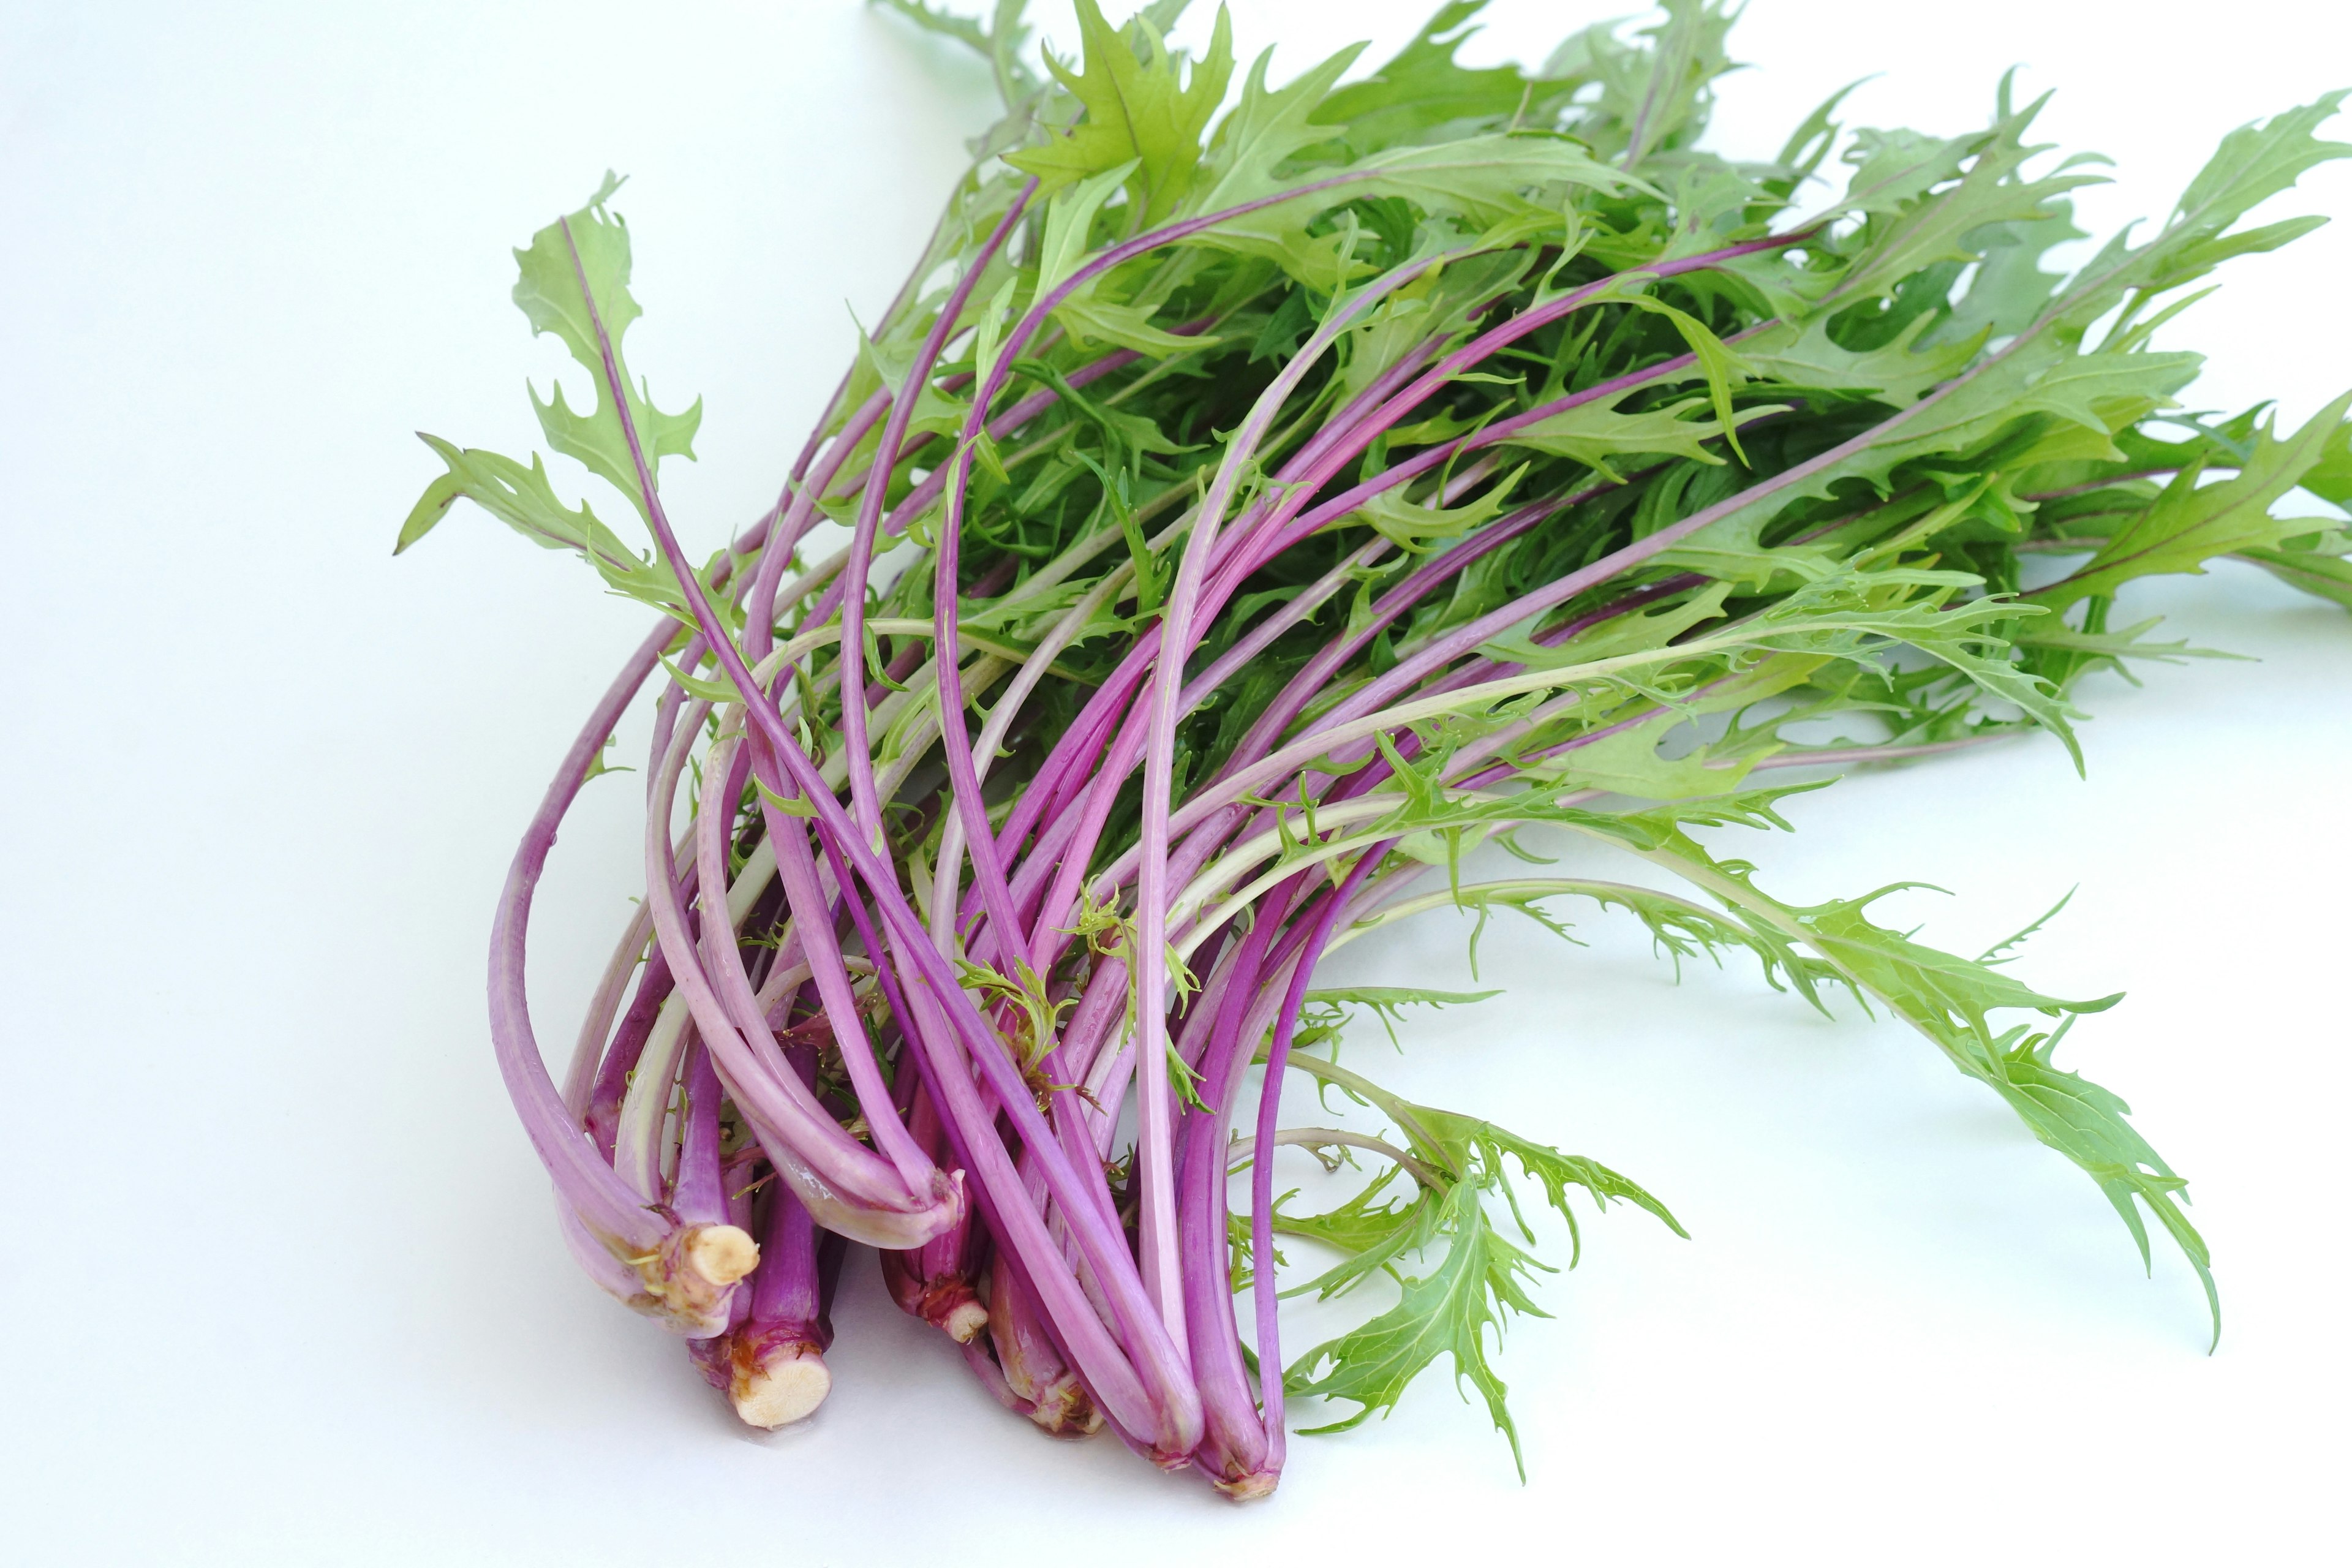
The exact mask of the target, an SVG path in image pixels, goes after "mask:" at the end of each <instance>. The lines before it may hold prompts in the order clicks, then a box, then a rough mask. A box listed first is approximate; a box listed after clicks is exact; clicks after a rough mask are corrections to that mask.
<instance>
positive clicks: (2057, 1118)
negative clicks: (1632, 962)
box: [1643, 835, 2221, 1341]
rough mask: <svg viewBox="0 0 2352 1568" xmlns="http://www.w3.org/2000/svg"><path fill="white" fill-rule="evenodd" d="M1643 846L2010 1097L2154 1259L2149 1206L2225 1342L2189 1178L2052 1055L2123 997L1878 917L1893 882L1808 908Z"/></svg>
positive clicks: (1719, 867)
mask: <svg viewBox="0 0 2352 1568" xmlns="http://www.w3.org/2000/svg"><path fill="white" fill-rule="evenodd" d="M1643 853H1644V854H1645V855H1646V857H1647V858H1649V859H1651V860H1653V861H1655V862H1656V863H1658V864H1660V865H1663V866H1665V867H1667V868H1670V869H1672V870H1674V871H1675V872H1676V873H1677V874H1678V875H1681V876H1684V877H1686V878H1688V879H1690V880H1691V881H1693V882H1695V883H1696V884H1697V885H1698V886H1700V887H1702V888H1704V889H1706V890H1707V891H1708V892H1709V893H1710V894H1712V895H1713V896H1715V897H1716V898H1717V899H1720V900H1723V901H1724V902H1725V903H1726V904H1727V905H1729V906H1731V907H1732V908H1734V909H1737V910H1740V911H1742V912H1743V913H1744V914H1746V915H1748V916H1749V917H1750V918H1752V919H1756V920H1759V921H1765V922H1768V923H1770V924H1772V925H1775V926H1777V927H1779V928H1780V930H1781V931H1783V932H1785V933H1786V934H1787V935H1788V936H1790V937H1791V938H1793V939H1795V940H1798V941H1801V942H1804V943H1805V944H1806V945H1808V946H1810V947H1811V948H1812V949H1813V950H1814V952H1818V953H1820V954H1821V955H1822V958H1823V959H1825V960H1827V961H1828V962H1829V963H1831V964H1832V966H1833V967H1834V968H1835V969H1836V971H1837V972H1838V973H1839V974H1840V975H1842V976H1843V977H1844V978H1845V979H1846V980H1847V981H1849V982H1850V983H1851V984H1853V985H1854V986H1855V987H1856V988H1857V989H1858V990H1859V991H1860V992H1861V993H1862V994H1865V995H1867V996H1870V997H1874V998H1875V999H1876V1000H1877V1001H1878V1002H1880V1003H1881V1004H1882V1005H1885V1006H1886V1007H1887V1008H1888V1009H1889V1010H1890V1011H1891V1012H1893V1013H1894V1014H1895V1016H1897V1017H1899V1018H1901V1019H1902V1020H1903V1021H1904V1022H1906V1023H1907V1024H1909V1025H1910V1026H1912V1027H1913V1028H1915V1029H1916V1030H1917V1031H1918V1032H1919V1033H1920V1034H1922V1035H1924V1036H1926V1037H1927V1038H1928V1039H1929V1040H1930V1041H1932V1042H1933V1043H1934V1044H1935V1045H1936V1046H1937V1048H1938V1049H1940V1050H1941V1051H1942V1052H1943V1053H1944V1056H1945V1058H1947V1059H1948V1060H1949V1061H1950V1062H1951V1063H1952V1065H1953V1066H1955V1067H1957V1068H1959V1069H1960V1071H1961V1072H1963V1073H1965V1074H1967V1075H1968V1076H1969V1077H1970V1078H1972V1079H1977V1080H1978V1081H1979V1082H1980V1083H1982V1084H1984V1085H1985V1086H1986V1087H1987V1088H1989V1089H1991V1090H1992V1091H1993V1092H1994V1093H1996V1094H1998V1095H2000V1098H2001V1099H2002V1100H2005V1101H2006V1102H2008V1104H2009V1106H2010V1108H2011V1110H2014V1111H2015V1112H2016V1113H2017V1115H2018V1117H2019V1119H2020V1120H2021V1121H2024V1123H2025V1124H2026V1127H2027V1129H2028V1130H2029V1131H2032V1133H2033V1135H2034V1136H2035V1137H2036V1138H2037V1139H2039V1140H2041V1142H2043V1143H2045V1144H2047V1145H2049V1146H2050V1147H2051V1148H2053V1149H2055V1150H2057V1151H2058V1152H2060V1153H2062V1154H2063V1155H2065V1156H2066V1157H2067V1158H2068V1159H2069V1160H2072V1161H2073V1162H2074V1163H2075V1164H2076V1165H2078V1166H2080V1167H2081V1168H2082V1169H2083V1171H2084V1173H2087V1174H2088V1175H2089V1176H2090V1177H2091V1179H2092V1180H2093V1181H2094V1182H2095V1183H2096V1184H2098V1187H2099V1190H2100V1192H2101V1193H2102V1194H2104V1195H2105V1197H2106V1199H2107V1201H2108V1203H2109V1204H2110V1205H2112V1206H2113V1207H2114V1208H2115V1210H2116V1214H2117V1215H2119V1216H2121V1218H2122V1219H2123V1221H2124V1224H2125V1226H2126V1228H2127V1229H2128V1230H2130V1232H2131V1234H2132V1239H2133V1241H2134V1242H2135V1244H2137V1247H2139V1251H2140V1258H2141V1260H2142V1261H2143V1262H2144V1263H2145V1262H2147V1261H2148V1239H2147V1226H2146V1224H2145V1223H2144V1221H2143V1219H2142V1217H2141V1212H2140V1209H2141V1206H2142V1205H2144V1206H2145V1207H2146V1209H2147V1212H2148V1213H2150V1214H2153V1215H2155V1216H2156V1217H2157V1220H2158V1223H2159V1224H2161V1225H2162V1226H2164V1228H2165V1230H2166V1232H2167V1233H2168V1234H2169V1235H2170V1236H2171V1237H2172V1238H2173V1241H2174V1243H2175V1244H2176V1245H2178V1246H2179V1248H2180V1250H2181V1253H2182V1256H2184V1257H2185V1258H2188V1260H2189V1266H2190V1267H2191V1268H2194V1269H2195V1270H2196V1272H2197V1276H2198V1279H2199V1280H2200V1282H2201V1283H2202V1284H2203V1285H2204V1288H2205V1295H2206V1301H2207V1304H2208V1305H2209V1307H2210V1309H2211V1311H2212V1319H2213V1333H2214V1337H2215V1339H2216V1340H2217V1341H2218V1340H2219V1338H2220V1336H2221V1298H2220V1296H2219V1295H2218V1293H2217V1292H2216V1290H2215V1288H2214V1284H2213V1273H2212V1267H2211V1264H2212V1259H2211V1257H2210V1254H2209V1252H2208V1251H2207V1249H2206V1247H2205V1242H2204V1238H2203V1237H2200V1236H2199V1235H2198V1234H2197V1231H2196V1228H2195V1227H2194V1226H2191V1225H2190V1224H2189V1217H2188V1215H2186V1214H2184V1213H2182V1212H2181V1209H2180V1201H2179V1194H2180V1192H2181V1190H2182V1187H2183V1186H2184V1185H2185V1184H2184V1183H2183V1182H2182V1180H2181V1179H2180V1177H2179V1176H2178V1175H2176V1174H2174V1173H2173V1172H2172V1170H2171V1168H2170V1167H2169V1166H2168V1165H2167V1164H2166V1163H2164V1161H2163V1160H2162V1159H2161V1158H2160V1157H2159V1156H2158V1154H2157V1152H2156V1151H2155V1150H2154V1149H2153V1148H2151V1147H2150V1146H2149V1145H2148V1143H2147V1140H2146V1139H2144V1138H2142V1137H2141V1136H2140V1134H2139V1133H2138V1131H2137V1130H2135V1129H2134V1128H2133V1127H2132V1126H2131V1125H2130V1124H2129V1123H2128V1122H2127V1121H2125V1120H2124V1118H2125V1116H2126V1114H2127V1113H2128V1110H2129V1107H2127V1106H2126V1105H2125V1103H2124V1102H2123V1100H2120V1099H2119V1098H2117V1097H2116V1095H2114V1094H2112V1093H2110V1092H2108V1091H2107V1090H2106V1089H2102V1088H2100V1087H2099V1086H2098V1085H2096V1084H2094V1083H2091V1082H2089V1081H2087V1080H2086V1079H2083V1078H2081V1077H2080V1076H2078V1075H2077V1074H2074V1073H2071V1072H2063V1071H2061V1070H2059V1068H2057V1067H2056V1066H2054V1065H2053V1062H2052V1059H2051V1056H2052V1052H2053V1051H2054V1050H2055V1048H2056V1047H2057V1044H2058V1041H2059V1039H2060V1037H2063V1035H2064V1034H2065V1032H2066V1029H2067V1028H2068V1027H2069V1026H2072V1024H2073V1022H2074V1018H2076V1017H2079V1016H2083V1015H2084V1014H2087V1013H2095V1012H2099V1011H2102V1010H2104V1009H2105V1008H2107V1007H2111V1006H2113V1005H2115V1004H2116V1002H2117V1001H2119V1000H2121V997H2120V994H2117V995H2114V996H2103V997H2100V998H2097V999H2096V1000H2094V1001H2088V1002H2068V1001H2062V1000H2060V999H2059V998H2057V997H2054V996H2050V995H2046V994H2042V992H2039V991H2036V990H2034V989H2033V988H2032V987H2031V986H2028V985H2025V984H2022V983H2021V982H2019V981H2017V980H2015V979H2013V978H2012V977H2011V976H2010V975H2009V974H2008V973H2006V972H2005V971H2003V970H2000V969H1997V968H1995V967H1993V966H1992V965H1990V964H1989V963H1983V962H1980V961H1979V962H1971V961H1970V960H1968V959H1964V958H1960V957H1958V956H1956V955H1954V954H1951V953H1947V952H1939V951H1937V949H1934V948H1930V947H1927V946H1925V945H1923V944H1921V943H1918V942H1913V941H1911V940H1910V938H1908V937H1907V936H1904V935H1902V934H1900V933H1898V932H1895V931H1887V930H1885V929H1884V928H1882V927H1880V926H1877V925H1875V924H1874V923H1872V922H1871V921H1870V920H1869V919H1868V918H1867V917H1866V916H1865V915H1864V909H1865V908H1866V907H1867V906H1868V905H1869V904H1870V903H1871V902H1872V901H1873V900H1876V899H1878V898H1881V897H1884V896H1885V894H1886V893H1887V892H1890V891H1892V890H1893V889H1880V890H1879V891H1878V892H1876V893H1873V894H1870V895H1868V896H1867V897H1864V898H1860V899H1852V900H1836V901H1832V902H1830V903H1825V904H1817V905H1814V906H1812V907H1811V908H1809V909H1798V908H1794V907H1792V906H1790V905H1787V904H1782V903H1780V902H1779V901H1777V900H1773V899H1772V898H1770V897H1769V896H1768V895H1766V894H1765V893H1763V892H1761V891H1760V890H1759V889H1757V888H1756V886H1755V884H1754V882H1753V881H1752V880H1751V879H1750V878H1749V876H1748V868H1746V867H1744V866H1740V865H1738V864H1737V863H1733V862H1724V863H1718V862H1717V861H1715V860H1714V859H1712V858H1709V857H1708V855H1707V854H1706V851H1705V850H1704V849H1701V848H1700V847H1698V846H1697V845H1696V843H1695V842H1693V841H1692V840H1690V839H1689V838H1688V837H1685V836H1680V835H1677V836H1676V837H1675V839H1674V840H1673V841H1672V842H1670V843H1668V844H1667V845H1665V846H1664V847H1660V848H1658V849H1654V850H1648V851H1644V852H1643ZM2004 1009H2027V1010H2031V1011H2032V1012H2035V1013H2040V1014H2042V1015H2044V1016H2053V1017H2061V1018H2063V1022H2062V1023H2061V1024H2060V1026H2059V1027H2058V1028H2056V1029H2055V1030H2053V1031H2051V1032H2048V1033H2045V1034H2029V1033H2028V1032H2027V1026H2023V1025H2017V1026H2011V1027H2008V1028H2005V1029H2003V1030H2002V1031H2001V1032H2000V1033H1998V1034H1996V1033H1994V1031H1993V1028H1992V1026H1991V1024H1990V1015H1991V1014H1993V1013H1995V1012H1998V1011H2001V1010H2004Z"/></svg>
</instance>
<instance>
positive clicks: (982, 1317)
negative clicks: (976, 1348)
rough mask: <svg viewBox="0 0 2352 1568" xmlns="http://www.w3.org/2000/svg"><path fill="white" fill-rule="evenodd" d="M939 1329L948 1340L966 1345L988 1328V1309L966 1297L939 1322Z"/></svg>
mask: <svg viewBox="0 0 2352 1568" xmlns="http://www.w3.org/2000/svg"><path fill="white" fill-rule="evenodd" d="M986 1327H988V1309H987V1308H985V1307H983V1306H982V1305H981V1304H980V1303H979V1302H978V1301H975V1300H971V1298H970V1297H968V1296H967V1297H966V1298H964V1300H961V1301H959V1302H957V1303H956V1304H955V1305H954V1306H953V1307H951V1308H950V1309H949V1310H948V1315H947V1316H946V1317H945V1318H943V1319H941V1320H940V1328H942V1329H945V1330H946V1331H947V1334H948V1338H950V1339H951V1340H953V1341H955V1342H956V1343H958V1344H960V1345H968V1344H970V1343H971V1342H972V1341H973V1340H974V1339H975V1338H977V1337H978V1335H979V1333H980V1331H981V1330H982V1329H984V1328H986Z"/></svg>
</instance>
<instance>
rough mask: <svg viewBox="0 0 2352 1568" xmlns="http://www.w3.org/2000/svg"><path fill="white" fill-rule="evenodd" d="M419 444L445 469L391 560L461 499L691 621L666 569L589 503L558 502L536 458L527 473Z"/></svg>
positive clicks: (439, 444) (430, 440)
mask: <svg viewBox="0 0 2352 1568" xmlns="http://www.w3.org/2000/svg"><path fill="white" fill-rule="evenodd" d="M417 438H418V439H419V440H421V441H423V442H424V443H425V445H426V446H428V447H432V448H433V450H434V452H435V454H436V456H438V457H439V458H440V459H441V461H442V462H443V463H444V464H446V466H447V468H448V471H447V472H446V473H444V474H442V475H441V476H440V477H438V478H437V479H435V480H434V481H433V482H432V483H431V484H430V485H428V486H426V487H425V494H424V495H423V496H422V497H420V498H419V499H418V500H417V502H416V506H415V510H412V511H411V512H410V513H409V514H408V521H406V522H405V523H404V525H402V528H401V531H400V541H399V542H398V543H397V544H396V545H394V549H393V553H394V554H395V555H397V554H399V553H400V552H401V551H404V550H405V549H407V548H408V547H409V546H410V545H412V544H414V543H415V542H417V541H418V540H420V539H422V538H424V537H425V534H426V533H427V532H428V531H431V529H432V528H433V526H434V525H435V524H436V523H437V522H439V521H440V520H441V519H442V517H443V516H444V515H446V512H447V511H448V509H449V507H450V505H451V504H452V503H454V502H455V501H456V500H457V499H458V498H459V497H461V496H462V497H464V498H465V499H466V500H470V501H472V502H474V504H476V505H477V506H478V507H480V508H481V509H482V510H485V511H487V512H488V513H489V514H490V515H491V516H492V517H495V518H497V519H498V520H499V521H500V522H503V523H505V524H506V525H507V526H508V527H509V528H511V529H513V530H514V531H516V532H517V533H520V534H521V535H522V536H523V537H524V538H525V539H528V540H530V542H532V543H534V544H537V545H539V546H541V548H543V549H547V550H574V551H578V552H580V553H581V554H582V555H583V556H584V557H585V558H586V559H587V562H588V563H589V564H590V565H591V566H593V567H594V568H595V569H596V572H597V574H598V575H600V576H602V577H603V578H604V581H605V582H606V583H607V584H610V585H611V586H612V588H613V589H614V592H616V593H620V594H625V595H628V596H629V597H630V598H633V599H636V600H638V601H640V602H642V603H644V604H647V605H653V606H654V607H655V608H656V609H660V610H663V611H665V612H667V613H669V614H671V615H676V616H682V617H688V612H687V610H686V598H685V595H684V594H683V593H682V592H680V590H679V588H678V585H677V577H676V576H674V575H673V574H671V572H670V570H669V568H668V566H667V564H664V563H653V562H647V561H646V560H644V559H643V558H641V557H640V556H638V555H637V554H635V552H632V551H631V550H630V549H629V547H628V546H627V545H625V544H624V543H623V542H621V539H620V536H619V535H617V534H615V533H614V531H612V530H611V529H609V528H607V527H605V526H604V523H603V522H602V521H598V519H597V517H596V514H595V513H594V512H593V511H591V510H588V507H587V506H586V504H585V503H583V504H582V505H580V506H577V507H567V506H565V505H564V504H563V503H562V501H561V500H557V499H556V495H555V488H554V486H553V485H551V483H550V482H549V481H548V477H547V468H546V465H545V464H544V463H542V462H541V460H540V458H539V457H538V455H537V454H536V453H534V454H532V456H531V459H530V467H529V468H525V467H523V466H522V465H521V464H520V463H518V462H516V461H515V460H514V459H513V458H508V457H501V456H500V455H499V454H498V453H496V452H486V451H483V450H482V449H480V448H479V447H462V448H461V447H457V446H456V445H455V444H453V443H451V442H448V441H444V440H443V439H441V437H438V436H428V435H426V434H425V432H423V431H421V430H420V431H418V432H417ZM688 618H690V617H688Z"/></svg>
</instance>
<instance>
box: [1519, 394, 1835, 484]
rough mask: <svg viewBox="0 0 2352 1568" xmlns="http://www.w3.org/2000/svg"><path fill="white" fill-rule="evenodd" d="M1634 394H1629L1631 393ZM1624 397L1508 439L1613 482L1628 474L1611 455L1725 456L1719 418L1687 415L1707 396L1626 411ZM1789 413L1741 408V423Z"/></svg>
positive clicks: (1708, 459)
mask: <svg viewBox="0 0 2352 1568" xmlns="http://www.w3.org/2000/svg"><path fill="white" fill-rule="evenodd" d="M1630 395H1631V394H1627V395H1625V396H1630ZM1625 396H1618V397H1609V398H1601V399H1596V400H1595V401H1593V402H1591V403H1580V404H1579V405H1576V406H1575V407H1574V408H1570V409H1566V410H1564V411H1562V412H1560V413H1559V414H1554V415H1550V416H1547V417H1545V418H1542V419H1538V420H1537V421H1536V422H1535V423H1534V424H1532V425H1526V426H1520V427H1519V428H1518V429H1517V430H1514V431H1512V432H1511V434H1510V435H1509V436H1508V437H1506V439H1507V441H1508V443H1509V444H1510V445H1511V446H1514V447H1529V448H1531V449H1533V450H1535V451H1538V452H1546V453H1549V454H1550V455H1551V456H1553V457H1556V458H1569V459H1570V460H1571V461H1574V462H1579V463H1582V464H1583V465H1584V466H1585V467H1587V468H1591V469H1592V470H1593V471H1594V472H1596V473H1598V474H1600V475H1601V477H1602V478H1604V479H1611V480H1618V481H1622V479H1623V478H1624V476H1623V475H1622V474H1621V473H1619V472H1618V471H1617V470H1616V469H1615V468H1612V467H1610V459H1611V458H1631V457H1674V458H1691V459H1692V460H1694V461H1696V462H1701V463H1709V464H1720V463H1722V462H1723V461H1724V458H1722V457H1721V456H1720V455H1719V454H1717V453H1716V452H1714V451H1712V450H1710V449H1709V448H1708V447H1707V445H1706V443H1707V442H1709V441H1712V440H1714V439H1716V438H1717V437H1720V436H1724V435H1726V434H1727V433H1728V431H1729V429H1730V426H1727V425H1725V424H1724V423H1722V422H1721V420H1719V419H1686V418H1685V417H1684V416H1685V415H1686V414H1688V413H1689V412H1690V411H1691V410H1692V409H1694V408H1698V407H1701V406H1703V405H1706V404H1707V403H1708V402H1709V400H1708V399H1707V398H1705V397H1686V398H1684V399H1682V400H1681V401H1679V402H1675V403H1670V404H1668V405H1665V406H1664V407H1662V408H1650V409H1644V410H1643V411H1642V412H1640V413H1637V414H1627V413H1622V412H1621V411H1620V410H1619V408H1618V406H1617V405H1619V404H1620V403H1622V402H1623V401H1625ZM1787 412H1788V405H1786V404H1767V405H1762V406H1760V407H1754V408H1742V409H1740V410H1738V415H1737V423H1738V424H1742V425H1746V424H1752V423H1754V422H1755V421H1756V420H1759V419H1761V418H1763V417H1765V416H1767V415H1771V414H1785V413H1787Z"/></svg>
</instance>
